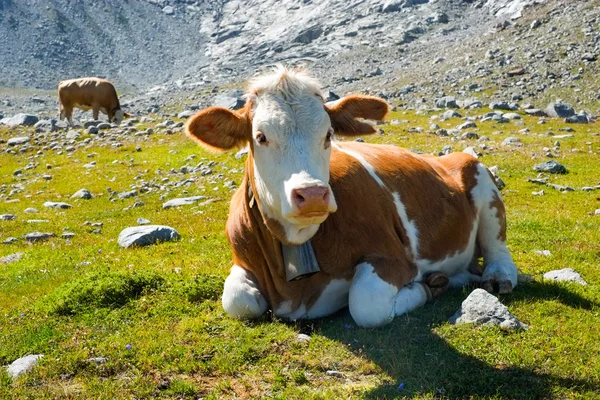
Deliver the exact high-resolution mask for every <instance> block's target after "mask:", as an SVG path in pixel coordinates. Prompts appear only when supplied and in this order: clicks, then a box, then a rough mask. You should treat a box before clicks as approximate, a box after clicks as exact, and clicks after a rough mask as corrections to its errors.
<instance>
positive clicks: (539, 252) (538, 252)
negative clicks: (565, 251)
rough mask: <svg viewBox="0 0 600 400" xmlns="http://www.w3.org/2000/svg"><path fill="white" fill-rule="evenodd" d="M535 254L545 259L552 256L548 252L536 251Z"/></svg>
mask: <svg viewBox="0 0 600 400" xmlns="http://www.w3.org/2000/svg"><path fill="white" fill-rule="evenodd" d="M535 254H539V255H540V256H546V257H550V256H551V255H552V253H551V252H550V250H536V251H535Z"/></svg>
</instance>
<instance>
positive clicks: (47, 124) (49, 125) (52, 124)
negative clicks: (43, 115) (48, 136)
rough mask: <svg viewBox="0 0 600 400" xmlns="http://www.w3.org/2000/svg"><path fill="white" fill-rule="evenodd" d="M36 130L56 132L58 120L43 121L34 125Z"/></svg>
mask: <svg viewBox="0 0 600 400" xmlns="http://www.w3.org/2000/svg"><path fill="white" fill-rule="evenodd" d="M33 127H34V128H35V129H39V130H43V131H48V132H54V131H55V130H56V120H55V119H41V120H39V121H38V122H36V123H35V125H33Z"/></svg>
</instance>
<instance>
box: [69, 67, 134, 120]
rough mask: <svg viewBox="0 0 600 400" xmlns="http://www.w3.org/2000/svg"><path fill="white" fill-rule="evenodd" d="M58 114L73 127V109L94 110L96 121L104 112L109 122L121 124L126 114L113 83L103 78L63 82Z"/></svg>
mask: <svg viewBox="0 0 600 400" xmlns="http://www.w3.org/2000/svg"><path fill="white" fill-rule="evenodd" d="M58 101H59V106H58V112H59V116H60V119H61V121H62V120H63V119H64V118H66V119H67V121H69V124H70V125H73V120H72V116H73V108H74V107H76V108H79V109H81V110H84V111H88V110H90V109H91V110H92V112H93V114H94V120H97V119H98V113H99V112H100V111H102V112H103V113H104V114H106V115H108V122H114V123H116V124H120V123H121V121H122V120H123V117H124V116H128V115H129V114H125V113H124V112H123V110H121V105H120V104H119V98H118V97H117V91H116V90H115V87H114V86H113V84H112V83H110V82H109V81H107V80H106V79H102V78H78V79H68V80H64V81H61V82H60V83H59V84H58Z"/></svg>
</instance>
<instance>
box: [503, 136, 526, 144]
mask: <svg viewBox="0 0 600 400" xmlns="http://www.w3.org/2000/svg"><path fill="white" fill-rule="evenodd" d="M502 145H503V146H522V145H523V143H521V139H519V138H518V137H513V136H511V137H507V138H506V139H504V140H503V141H502Z"/></svg>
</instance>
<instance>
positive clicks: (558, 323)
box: [0, 111, 600, 399]
mask: <svg viewBox="0 0 600 400" xmlns="http://www.w3.org/2000/svg"><path fill="white" fill-rule="evenodd" d="M482 112H483V111H477V112H471V114H472V115H476V114H481V113H482ZM432 115H433V114H432ZM430 116H431V115H418V113H415V112H394V113H392V115H391V118H390V120H394V119H396V120H400V123H399V124H395V125H393V126H389V125H385V126H382V128H383V129H384V131H385V134H383V135H377V136H371V137H368V138H367V137H366V138H365V140H366V141H369V142H377V143H395V144H398V145H400V146H403V147H406V148H410V149H418V150H420V151H422V152H425V153H432V152H438V151H440V150H441V149H442V147H443V146H445V145H451V146H452V148H453V150H454V151H462V150H463V149H464V148H465V147H467V146H475V148H476V149H477V150H478V151H480V152H481V153H482V154H483V155H482V157H481V160H482V161H483V162H484V163H486V165H488V166H493V165H497V166H498V168H499V175H500V176H501V178H502V179H503V180H504V181H505V182H506V188H505V189H503V191H502V192H503V196H504V200H505V202H506V204H507V216H508V241H509V247H510V249H511V251H512V253H513V257H514V259H515V262H516V264H517V265H518V266H519V268H520V270H521V271H522V272H523V273H524V274H529V275H531V278H532V279H533V280H532V282H531V283H528V284H521V285H520V286H518V287H517V288H516V290H515V292H514V293H512V294H510V295H503V296H501V297H500V300H501V301H502V302H503V303H504V304H505V305H507V306H508V307H509V309H510V311H511V312H512V313H513V314H515V315H516V316H517V317H518V318H519V319H520V320H521V321H523V322H524V323H526V324H528V325H529V327H530V328H529V330H527V331H520V332H512V333H508V332H505V331H502V330H500V329H498V328H489V327H477V326H468V325H467V326H464V325H463V326H453V325H450V324H449V323H448V322H447V320H448V318H449V317H450V316H451V315H452V314H453V313H454V312H455V311H456V309H457V308H458V307H459V305H460V303H461V302H462V301H463V300H464V299H465V298H466V296H467V295H468V294H469V292H470V290H471V288H466V289H462V290H451V291H449V292H448V293H446V294H445V295H444V296H442V297H441V298H440V299H438V300H437V301H435V302H433V303H429V304H427V305H426V306H425V307H424V308H422V309H419V310H416V311H415V312H412V313H410V314H408V315H405V316H402V317H399V318H396V319H395V320H394V321H393V323H391V324H390V325H388V326H386V327H384V328H381V329H375V330H372V329H359V328H357V327H356V325H354V323H353V321H352V318H351V317H350V315H349V313H348V312H347V311H342V312H340V313H339V314H337V315H335V316H332V317H329V318H324V319H321V320H316V321H308V322H302V323H287V322H284V321H280V320H277V319H276V318H274V317H273V316H270V315H269V316H267V317H265V318H263V319H261V320H259V321H254V322H240V321H236V320H233V319H231V318H229V317H228V316H227V315H226V314H225V313H224V311H223V310H222V308H221V305H220V301H219V296H220V293H221V290H222V284H223V280H224V278H225V277H226V276H227V273H228V270H229V267H230V265H231V254H230V251H229V247H228V245H227V243H226V239H225V235H224V226H225V220H226V217H227V209H228V200H229V198H230V197H231V194H232V193H233V191H232V189H231V188H229V187H228V186H227V185H226V184H227V183H228V182H230V181H232V180H233V181H235V182H236V183H238V184H239V183H240V182H241V177H242V171H243V166H244V165H243V160H236V159H235V158H234V157H233V153H231V152H230V153H224V154H218V155H215V154H209V153H206V152H204V151H203V150H202V149H201V148H199V147H198V146H197V145H196V144H195V143H192V142H191V141H189V140H188V139H186V138H185V137H184V135H183V134H181V133H176V134H173V135H165V134H162V133H160V131H159V132H158V133H155V134H152V135H150V136H146V135H141V136H135V135H125V136H122V137H114V138H111V137H110V135H107V136H105V137H103V138H97V137H90V136H88V135H86V134H84V133H82V134H81V136H80V137H79V138H77V139H73V140H74V141H73V144H74V145H75V147H76V148H75V150H74V151H72V152H67V151H65V150H64V146H63V153H62V154H58V152H57V151H53V150H43V149H42V148H43V146H44V145H45V144H47V143H48V142H50V141H53V140H56V141H58V142H60V143H62V142H63V141H65V139H64V134H62V135H63V137H60V138H58V139H54V138H52V137H50V136H48V134H34V133H33V132H32V131H31V130H28V129H26V128H19V129H17V130H8V129H7V128H0V139H2V140H4V141H6V139H8V138H10V137H14V136H21V135H24V134H25V135H30V136H31V137H32V138H33V137H37V139H36V140H35V141H34V145H33V148H32V149H31V150H29V151H27V152H25V153H22V154H8V153H6V152H5V149H6V148H7V145H6V144H5V143H4V144H0V147H1V148H2V152H1V153H0V185H2V186H1V189H0V194H1V195H2V198H1V199H0V214H14V215H15V216H16V218H15V219H14V220H12V221H0V241H4V240H5V239H6V238H8V237H16V238H19V240H18V241H17V242H15V243H13V244H7V245H0V257H3V256H7V255H10V254H14V253H23V256H22V258H21V259H20V260H19V261H16V262H13V263H9V264H2V263H0V365H8V364H10V363H11V362H12V361H14V360H15V359H17V358H19V357H22V356H24V355H26V354H44V358H43V359H42V360H41V361H40V364H39V365H38V366H37V367H36V368H35V369H33V370H32V371H31V372H30V373H28V374H25V375H23V376H21V377H20V378H18V379H16V380H11V379H10V378H9V377H8V375H7V374H6V372H5V368H1V369H0V398H7V399H8V398H15V399H20V398H36V399H37V398H84V399H92V398H96V399H108V398H204V399H216V398H279V399H294V398H296V399H311V398H325V399H341V398H367V399H381V398H397V397H410V398H425V399H431V398H498V399H500V398H506V399H514V398H527V399H532V398H561V399H562V398H600V316H599V312H600V307H599V304H600V286H599V284H600V216H594V215H593V214H594V210H596V209H598V208H600V190H596V191H590V192H586V191H582V190H581V187H584V186H594V185H599V184H600V136H599V133H600V124H597V123H595V124H590V125H575V126H572V127H573V128H574V129H575V132H573V135H574V137H572V138H563V139H556V138H555V137H553V136H551V135H548V134H547V133H548V132H550V131H551V132H553V133H554V135H560V134H565V132H562V131H560V128H563V127H565V126H566V125H565V124H563V123H562V122H559V121H548V123H546V124H538V119H537V118H532V117H524V118H523V120H521V121H520V122H518V123H515V122H511V123H507V124H497V123H495V122H491V121H490V122H483V123H481V122H477V124H478V128H476V129H474V130H473V131H474V132H476V133H477V134H478V135H479V136H483V135H486V136H488V137H489V141H485V142H477V141H475V140H473V139H470V140H455V141H453V140H451V138H449V137H440V136H435V135H432V134H428V133H425V132H421V133H419V132H415V133H411V132H409V129H410V128H415V127H421V128H424V129H425V131H427V130H428V129H429V125H430V124H431V121H430V119H429V118H430ZM157 122H158V121H157ZM462 122H463V121H461V120H460V119H457V118H453V119H451V120H449V121H445V122H438V123H439V125H440V126H442V127H444V128H451V127H455V126H456V125H458V124H459V123H462ZM149 126H152V124H150V125H149ZM524 128H529V130H530V131H529V132H528V133H518V131H520V130H522V129H524ZM411 131H412V130H411ZM509 136H516V137H518V138H520V139H521V141H522V146H519V147H515V146H504V145H501V143H502V141H503V140H504V139H505V138H506V137H509ZM87 139H91V140H89V141H86V140H87ZM556 140H558V141H560V150H555V149H552V148H553V146H554V142H555V141H556ZM114 141H118V142H120V143H121V144H122V146H121V147H112V146H111V143H114ZM481 144H485V145H486V149H482V148H480V147H479V146H480V145H481ZM138 146H139V147H140V151H137V150H136V147H138ZM545 147H547V148H550V149H551V150H550V151H551V152H552V153H553V154H554V156H555V159H557V160H558V161H559V162H561V163H563V164H564V165H565V166H566V167H567V168H568V170H569V173H568V174H565V175H549V176H548V178H549V182H550V183H556V184H561V185H568V186H571V187H573V188H575V191H573V192H567V193H562V192H560V191H558V190H556V189H553V188H551V187H546V186H540V185H538V184H534V183H531V182H528V181H527V178H535V177H536V176H537V172H534V171H533V170H532V166H533V165H534V164H536V163H539V162H542V161H545V160H547V158H546V157H545V152H546V151H545V150H544V148H545ZM38 150H41V151H40V152H38ZM90 161H96V167H95V168H91V169H87V168H84V164H86V163H89V162H90ZM211 161H214V162H216V164H214V165H213V166H212V167H211V168H212V170H213V173H212V174H210V175H206V176H201V175H200V174H199V173H197V174H190V173H186V174H183V173H181V172H179V171H180V168H181V167H182V166H185V165H189V166H196V165H197V164H198V163H200V162H203V163H204V165H208V163H210V162H211ZM29 163H33V168H31V169H25V168H24V167H25V166H26V165H27V164H29ZM47 164H49V165H50V166H51V168H50V169H48V167H47ZM17 169H22V170H23V173H22V174H21V175H17V176H15V175H13V173H14V171H15V170H17ZM172 169H173V172H171V171H172ZM44 174H49V175H51V177H52V178H51V180H46V179H43V177H42V175H44ZM166 178H168V179H169V182H167V181H164V180H165V179H166ZM188 178H193V179H194V181H188V182H187V183H186V182H185V181H186V180H187V179H188ZM144 181H145V182H148V183H150V184H149V185H146V187H149V188H150V189H151V190H150V191H146V192H145V193H142V192H141V191H139V190H138V192H139V196H138V197H136V198H130V199H115V197H114V196H111V194H110V192H109V190H108V188H110V190H111V191H117V192H123V191H127V190H131V187H132V186H131V185H135V186H136V187H137V188H138V189H139V188H140V187H142V186H143V185H142V182H144ZM177 182H180V183H182V184H180V185H174V183H177ZM169 184H172V185H171V186H168V185H169ZM176 186H177V187H176ZM81 188H87V189H89V190H90V191H91V192H92V193H93V194H94V196H95V197H94V198H93V199H91V200H80V199H78V200H73V199H70V198H69V197H70V195H72V194H73V193H75V192H76V191H77V190H79V189H81ZM541 189H543V191H544V195H542V196H535V195H533V194H532V192H538V191H540V190H541ZM11 193H12V194H11ZM193 195H205V196H207V197H209V198H214V199H221V201H215V202H212V203H210V204H205V205H193V206H187V207H181V208H175V209H168V210H163V209H162V203H163V202H164V201H166V200H169V199H171V198H176V197H184V196H193ZM45 201H65V202H68V203H70V204H72V205H73V208H71V209H67V210H55V209H48V208H44V207H43V203H44V202H45ZM140 201H141V202H143V205H141V206H139V207H132V206H133V204H134V203H136V202H140ZM28 207H33V208H36V209H37V210H39V213H36V214H28V213H24V210H25V209H26V208H28ZM140 217H143V218H147V219H148V220H150V221H151V223H153V224H164V225H169V226H172V227H174V228H175V229H177V230H178V232H179V233H180V234H181V237H182V239H181V240H180V241H178V242H172V243H163V244H159V245H155V246H150V247H145V248H137V249H122V248H120V247H119V246H118V244H117V237H118V234H119V232H120V231H121V230H122V229H124V228H126V227H128V226H133V225H136V221H137V219H138V218H140ZM34 219H35V220H47V222H28V221H29V220H34ZM86 222H88V223H87V224H86ZM90 222H91V223H102V226H101V227H98V226H93V225H90V224H89V223H90ZM33 231H41V232H51V233H54V234H55V235H56V237H54V238H51V239H50V240H48V241H45V242H42V243H35V244H27V243H26V242H25V241H24V240H23V239H20V238H21V237H22V236H23V235H25V234H27V233H29V232H33ZM63 231H69V232H74V233H75V236H74V237H73V238H72V239H70V240H67V239H63V238H61V234H62V232H63ZM539 250H549V251H550V253H551V255H549V256H545V255H541V254H538V253H537V252H536V251H539ZM567 267H572V268H574V269H575V270H577V271H578V272H579V273H580V274H581V275H582V277H583V278H584V279H585V280H586V281H587V282H588V285H587V286H580V285H577V284H567V283H565V284H553V283H549V282H547V281H544V280H543V279H542V275H543V273H545V272H547V271H550V270H555V269H561V268H567ZM298 333H306V334H308V335H310V337H311V339H310V341H308V342H301V341H299V340H298V339H297V336H298ZM92 357H105V358H106V361H105V362H104V363H100V364H99V365H97V364H96V363H93V362H90V361H88V359H90V358H92ZM328 370H336V371H339V372H340V373H341V376H329V375H327V374H326V371H328Z"/></svg>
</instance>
